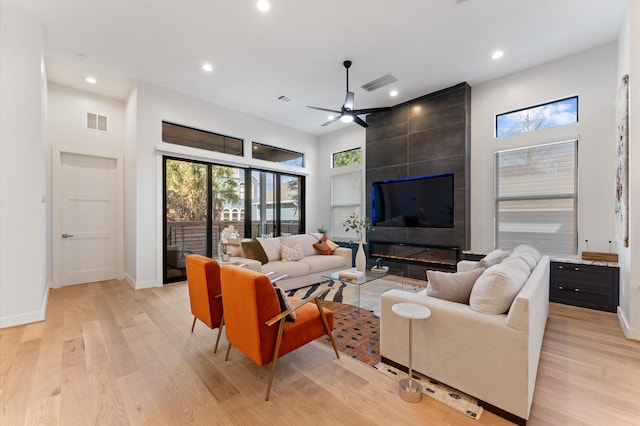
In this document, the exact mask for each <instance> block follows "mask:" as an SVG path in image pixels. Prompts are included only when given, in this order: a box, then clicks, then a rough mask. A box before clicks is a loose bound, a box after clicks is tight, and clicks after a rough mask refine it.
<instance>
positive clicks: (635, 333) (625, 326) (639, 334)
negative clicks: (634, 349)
mask: <svg viewBox="0 0 640 426" xmlns="http://www.w3.org/2000/svg"><path fill="white" fill-rule="evenodd" d="M617 313H618V321H620V327H622V332H623V333H624V337H626V338H627V339H630V340H640V329H637V328H632V327H630V326H629V321H627V317H626V316H625V314H624V311H623V310H622V309H621V308H620V306H618V312H617Z"/></svg>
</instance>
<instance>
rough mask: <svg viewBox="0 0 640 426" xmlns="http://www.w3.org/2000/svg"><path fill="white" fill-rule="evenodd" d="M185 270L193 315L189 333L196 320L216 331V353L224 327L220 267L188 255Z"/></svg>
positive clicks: (204, 259)
mask: <svg viewBox="0 0 640 426" xmlns="http://www.w3.org/2000/svg"><path fill="white" fill-rule="evenodd" d="M185 266H186V269H187V286H188V287H189V302H190V303H191V313H192V314H193V324H191V332H192V333H193V328H194V327H195V326H196V319H199V320H200V321H202V322H203V323H205V324H206V325H207V326H208V327H209V328H217V329H218V337H217V338H216V346H215V348H214V349H213V352H214V353H215V352H217V351H218V344H219V343H220V335H221V334H222V327H224V315H223V311H222V290H221V287H220V265H219V264H218V262H216V261H215V260H213V259H211V258H209V257H206V256H201V255H199V254H190V255H188V256H187V257H186V259H185Z"/></svg>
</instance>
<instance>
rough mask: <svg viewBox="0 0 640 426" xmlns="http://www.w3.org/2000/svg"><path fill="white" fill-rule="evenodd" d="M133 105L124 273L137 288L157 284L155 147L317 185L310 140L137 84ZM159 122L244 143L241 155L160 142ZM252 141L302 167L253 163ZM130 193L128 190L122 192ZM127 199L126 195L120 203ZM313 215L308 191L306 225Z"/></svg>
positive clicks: (157, 157)
mask: <svg viewBox="0 0 640 426" xmlns="http://www.w3.org/2000/svg"><path fill="white" fill-rule="evenodd" d="M130 101H131V99H130ZM135 102H136V108H135V118H136V134H135V149H136V154H135V155H136V164H135V191H136V192H137V197H136V222H135V223H136V224H135V226H136V230H135V234H136V248H135V258H136V261H135V271H128V270H127V271H125V272H126V273H127V275H128V276H129V277H135V284H134V286H135V287H136V288H144V287H150V286H157V285H161V284H162V269H161V261H162V249H161V248H162V205H161V200H162V192H161V190H162V170H161V155H159V154H158V153H156V151H155V150H156V148H160V149H162V150H164V151H166V152H171V153H173V154H174V155H179V156H185V157H191V158H201V159H205V160H209V161H213V162H220V163H226V164H230V165H245V166H252V167H255V168H263V169H269V170H276V171H285V172H291V173H295V174H298V175H306V177H307V187H308V188H317V187H318V186H319V184H318V180H317V179H318V176H319V175H320V173H318V172H317V170H316V163H317V158H316V149H317V137H315V136H312V135H308V134H306V133H303V132H300V131H297V130H294V129H290V128H287V127H284V126H281V125H278V124H275V123H273V122H270V121H267V120H264V119H261V118H257V117H254V116H250V115H247V114H244V113H241V112H238V111H234V110H231V109H228V108H224V107H221V106H219V105H215V104H212V103H208V102H204V101H202V100H199V99H195V98H192V97H189V96H186V95H183V94H180V93H177V92H173V91H171V90H168V89H164V88H161V87H158V86H154V85H151V84H148V83H145V82H138V84H137V87H136V96H135ZM163 120H165V121H170V122H174V123H178V124H183V125H187V126H190V127H195V128H199V129H203V130H208V131H212V132H216V133H221V134H224V135H227V136H233V137H237V138H241V139H244V141H245V156H244V158H238V157H236V156H232V155H228V154H219V153H213V152H211V153H208V152H207V153H203V152H202V151H201V150H196V149H193V148H188V147H181V146H176V145H172V144H166V143H163V142H162V121H163ZM254 141H255V142H260V143H264V144H267V145H272V146H276V147H282V148H286V149H291V150H295V151H298V152H302V153H304V154H305V163H306V166H305V167H304V168H295V167H287V166H281V165H277V164H275V163H271V162H266V161H260V160H253V159H251V157H250V153H249V150H250V147H251V142H254ZM127 143H129V141H128V142H127ZM127 182H129V180H127ZM129 190H130V188H129V187H128V186H127V187H126V188H125V192H126V191H129ZM129 198H130V197H128V196H126V195H125V199H129ZM317 211H318V204H317V202H316V199H315V197H314V196H313V190H310V191H308V192H307V197H306V212H307V221H308V223H317V218H316V216H317Z"/></svg>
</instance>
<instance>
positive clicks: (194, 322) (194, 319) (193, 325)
mask: <svg viewBox="0 0 640 426" xmlns="http://www.w3.org/2000/svg"><path fill="white" fill-rule="evenodd" d="M196 319H197V318H196V317H195V316H194V317H193V324H191V332H192V333H193V328H194V327H195V326H196Z"/></svg>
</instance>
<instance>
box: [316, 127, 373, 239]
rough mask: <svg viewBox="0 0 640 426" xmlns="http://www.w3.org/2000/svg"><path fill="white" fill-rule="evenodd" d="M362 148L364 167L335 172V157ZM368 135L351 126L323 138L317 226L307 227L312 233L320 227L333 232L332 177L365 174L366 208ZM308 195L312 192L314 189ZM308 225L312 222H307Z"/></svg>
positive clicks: (319, 166) (351, 167)
mask: <svg viewBox="0 0 640 426" xmlns="http://www.w3.org/2000/svg"><path fill="white" fill-rule="evenodd" d="M358 147H360V148H362V164H357V165H353V166H343V167H338V168H336V169H334V168H332V162H333V154H334V153H336V152H340V151H346V150H348V149H353V148H358ZM365 158H366V131H365V129H364V128H362V127H360V126H358V125H355V124H353V125H350V126H348V127H345V128H344V129H341V130H337V131H335V132H332V133H329V134H326V135H322V136H320V140H319V144H318V162H319V163H318V170H319V172H320V173H319V174H321V175H322V176H319V179H318V183H319V186H317V187H316V188H315V189H314V190H313V193H314V196H315V197H316V198H317V201H318V203H319V204H318V205H319V206H320V207H319V208H318V212H317V213H318V215H317V222H316V223H314V224H312V225H313V226H308V229H309V230H310V231H315V230H316V229H317V228H319V227H321V226H322V227H323V228H324V229H326V230H327V231H328V232H331V176H334V175H336V174H342V173H353V172H355V171H360V173H361V174H362V187H363V191H362V200H361V203H362V206H363V207H364V206H365V199H366V197H365V196H366V191H367V188H365V187H364V185H365V182H366V179H365V173H366V167H365ZM309 191H312V190H311V189H310V190H309ZM308 223H309V222H308Z"/></svg>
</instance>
